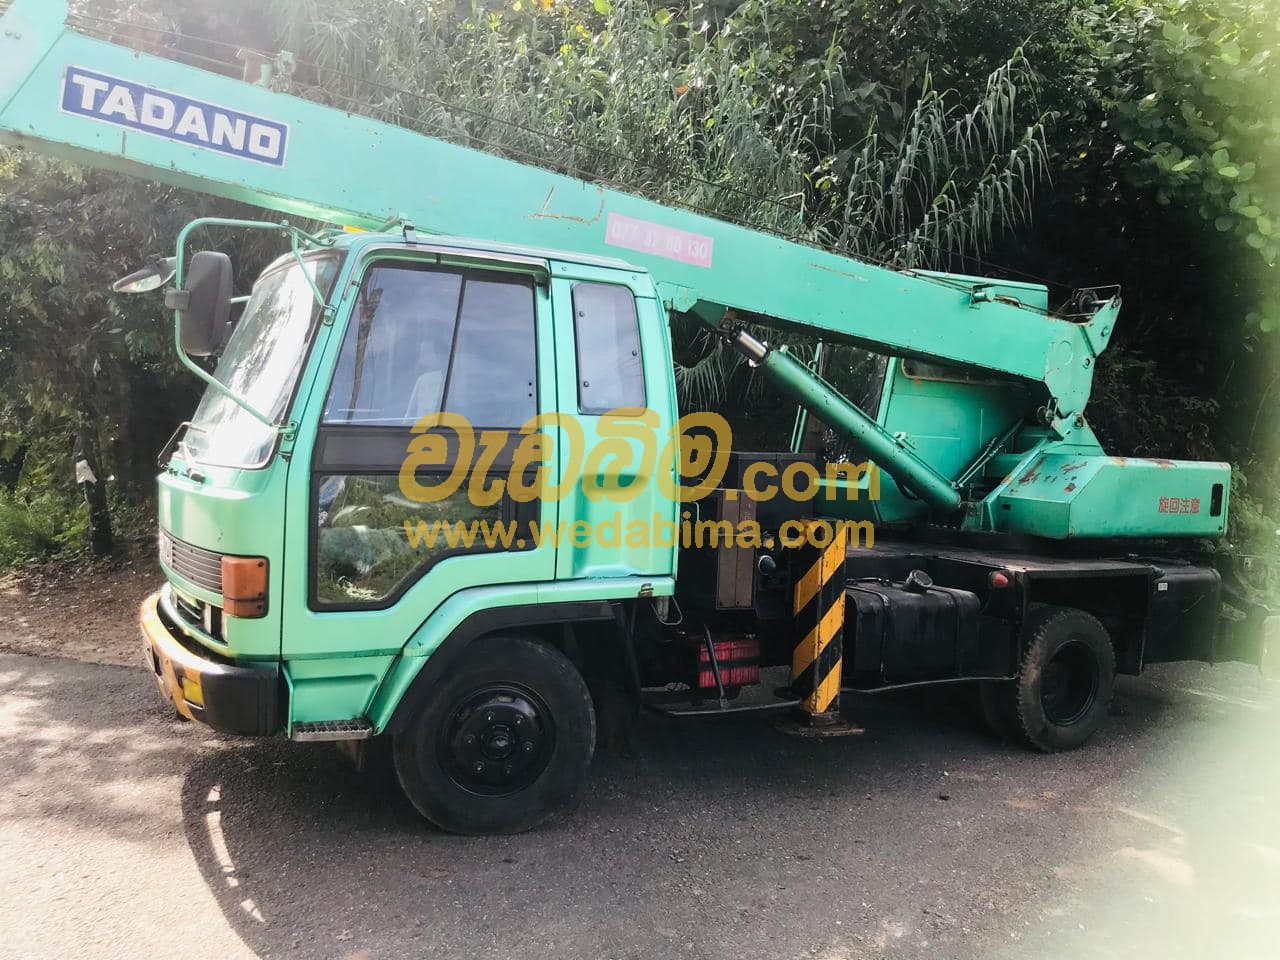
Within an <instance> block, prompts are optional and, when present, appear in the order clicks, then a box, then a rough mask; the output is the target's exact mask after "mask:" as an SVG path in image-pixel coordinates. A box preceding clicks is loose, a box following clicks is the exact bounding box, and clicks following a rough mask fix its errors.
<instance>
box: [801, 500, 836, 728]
mask: <svg viewBox="0 0 1280 960" xmlns="http://www.w3.org/2000/svg"><path fill="white" fill-rule="evenodd" d="M835 529H836V531H837V532H836V535H835V538H834V539H833V540H832V542H831V543H830V544H828V545H827V546H825V547H807V546H806V547H802V548H800V549H799V551H798V553H799V556H798V557H797V561H798V562H797V566H796V569H797V570H798V571H799V576H798V577H797V579H796V581H795V593H794V601H795V602H794V608H793V612H794V613H795V625H796V634H797V636H798V637H799V641H798V642H797V643H796V647H795V651H794V653H793V655H792V658H791V689H792V692H793V693H794V695H795V696H797V697H799V698H801V701H802V703H801V706H802V707H803V709H804V712H805V713H808V714H811V715H819V714H827V713H831V712H833V711H836V710H838V709H839V707H840V676H841V666H842V658H843V652H844V643H843V640H844V591H845V573H844V561H845V531H844V529H843V528H842V527H841V526H840V525H838V524H837V525H836V526H835ZM806 539H807V538H806Z"/></svg>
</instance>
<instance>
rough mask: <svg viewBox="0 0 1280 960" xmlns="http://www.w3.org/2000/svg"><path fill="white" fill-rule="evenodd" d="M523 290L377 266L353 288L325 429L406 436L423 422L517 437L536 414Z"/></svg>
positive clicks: (436, 270) (530, 327) (444, 273)
mask: <svg viewBox="0 0 1280 960" xmlns="http://www.w3.org/2000/svg"><path fill="white" fill-rule="evenodd" d="M535 360H536V351H535V349H534V299H533V280H532V278H530V277H525V276H522V275H519V274H504V273H499V272H496V271H485V270H471V269H461V268H455V267H437V266H434V265H432V266H424V265H418V264H407V263H395V262H392V263H386V264H379V265H377V266H374V267H372V268H371V269H370V270H369V271H368V272H367V273H366V274H365V278H364V282H363V283H362V284H361V287H360V293H359V295H358V297H357V300H356V306H355V308H354V312H353V314H352V317H351V322H350V324H349V326H348V328H347V334H346V338H345V340H344V341H343V345H342V353H341V355H340V356H339V359H338V367H337V370H336V371H335V373H334V378H333V384H332V386H331V387H330V389H329V398H328V402H327V403H326V405H325V416H324V419H325V423H328V424H350V425H357V424H364V425H369V426H409V425H412V424H413V423H415V422H416V421H417V420H418V419H420V418H421V417H423V416H426V415H427V414H429V413H439V412H441V411H449V412H453V413H459V414H462V416H464V417H466V418H467V420H468V421H469V422H470V423H471V425H472V426H473V427H476V428H481V427H518V426H520V425H521V424H523V423H524V422H525V421H526V420H528V419H529V418H530V417H532V416H533V415H534V413H535V412H536V409H535V408H536V403H535V372H534V370H535V367H534V364H535Z"/></svg>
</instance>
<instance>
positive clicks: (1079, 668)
mask: <svg viewBox="0 0 1280 960" xmlns="http://www.w3.org/2000/svg"><path fill="white" fill-rule="evenodd" d="M1023 636H1024V638H1025V640H1024V647H1023V653H1022V662H1021V665H1020V667H1019V670H1018V677H1017V679H1016V680H1011V681H1007V682H1004V683H984V684H983V685H982V712H983V716H984V718H985V719H986V721H987V725H988V726H989V727H991V729H992V731H993V732H994V733H996V734H997V735H998V736H1001V737H1004V738H1005V739H1008V740H1012V741H1014V742H1017V743H1021V744H1023V745H1025V746H1028V747H1032V748H1033V749H1036V750H1040V751H1043V752H1044V753H1057V752H1059V751H1062V750H1074V749H1076V748H1077V747H1080V746H1083V745H1084V744H1085V743H1086V742H1087V741H1088V740H1089V738H1090V737H1092V736H1093V735H1094V733H1096V732H1097V730H1098V727H1099V726H1101V724H1102V721H1103V720H1104V719H1105V718H1106V716H1107V707H1108V706H1109V705H1110V703H1111V697H1112V694H1113V693H1114V692H1115V683H1116V654H1115V648H1114V647H1113V646H1112V644H1111V637H1110V635H1109V634H1108V633H1107V629H1106V627H1104V626H1103V625H1102V624H1101V623H1100V622H1099V621H1098V619H1097V617H1094V616H1093V615H1092V614H1088V613H1085V612H1084V611H1083V610H1076V609H1074V608H1072V607H1052V606H1047V605H1038V606H1033V607H1032V608H1031V609H1030V610H1029V611H1028V615H1027V620H1026V623H1025V624H1024V625H1023Z"/></svg>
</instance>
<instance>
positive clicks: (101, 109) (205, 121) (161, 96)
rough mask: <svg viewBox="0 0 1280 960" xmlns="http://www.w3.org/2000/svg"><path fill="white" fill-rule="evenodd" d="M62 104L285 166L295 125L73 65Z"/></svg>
mask: <svg viewBox="0 0 1280 960" xmlns="http://www.w3.org/2000/svg"><path fill="white" fill-rule="evenodd" d="M62 109H63V111H64V112H65V113H74V114H77V115H79V116H82V117H91V118H92V119H94V120H101V121H103V122H105V123H110V124H114V125H115V126H118V127H127V128H128V129H130V130H138V131H140V132H142V133H150V134H152V135H154V136H157V137H164V138H165V139H166V140H174V141H177V142H178V143H185V144H189V145H190V146H193V147H203V148H204V149H206V150H214V151H216V152H218V153H225V154H228V155H230V156H233V157H240V158H241V159H242V160H254V161H256V162H258V163H265V164H268V165H270V166H273V167H283V166H284V158H285V151H286V150H287V149H288V146H289V125H288V124H287V123H279V122H278V121H275V120H268V119H266V118H265V117H255V116H252V115H250V114H247V113H241V112H240V111H239V110H232V109H231V108H229V107H220V106H218V105H217V104H213V103H206V102H205V101H203V100H194V99H192V98H191V97H184V96H181V95H180V94H176V93H170V92H169V91H167V90H157V89H156V88H155V87H148V86H146V85H144V84H141V83H134V82H133V81H132V80H122V79H121V78H120V77H111V76H108V75H107V74H105V73H97V72H95V71H93V70H85V69H84V68H83V67H67V72H66V74H65V75H64V77H63V81H62Z"/></svg>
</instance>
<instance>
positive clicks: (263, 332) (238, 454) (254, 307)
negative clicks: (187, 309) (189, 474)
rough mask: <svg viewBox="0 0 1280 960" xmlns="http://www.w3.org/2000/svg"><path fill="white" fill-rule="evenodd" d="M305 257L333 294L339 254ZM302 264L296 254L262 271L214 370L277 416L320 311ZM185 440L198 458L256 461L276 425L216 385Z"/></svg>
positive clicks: (237, 391) (317, 278)
mask: <svg viewBox="0 0 1280 960" xmlns="http://www.w3.org/2000/svg"><path fill="white" fill-rule="evenodd" d="M304 262H305V264H306V269H307V271H308V272H309V273H310V274H311V276H312V277H314V278H315V281H316V286H318V287H319V288H320V292H321V293H323V294H325V295H326V296H328V291H329V288H330V287H331V286H332V284H333V278H334V275H335V274H336V273H337V270H338V258H337V257H335V256H333V255H332V254H325V255H320V256H310V257H306V258H304ZM302 270H303V268H302V266H300V265H299V264H298V262H297V260H294V259H292V258H291V259H290V260H288V261H286V262H285V265H284V266H281V267H278V268H275V269H271V270H268V271H267V272H266V273H265V274H263V276H262V277H261V278H259V280H258V282H257V284H256V285H255V286H254V288H253V296H252V297H250V298H249V302H248V303H247V304H246V305H245V308H244V313H243V315H242V316H241V318H240V322H239V323H237V324H236V327H235V330H234V332H233V333H232V334H231V340H230V341H229V342H228V344H227V349H226V351H225V352H224V353H223V354H222V358H221V359H220V360H219V361H218V366H217V369H216V370H214V374H213V375H214V376H215V377H216V378H217V379H218V381H219V382H220V383H222V384H223V385H225V386H226V387H227V388H228V389H230V390H231V391H233V392H234V393H235V394H236V395H237V396H239V397H241V398H243V399H244V400H246V401H248V402H249V403H250V404H252V405H253V407H254V408H255V409H257V410H260V411H261V412H262V413H264V414H266V415H267V416H269V417H270V418H271V419H272V420H275V421H277V422H278V421H279V420H280V419H281V418H282V417H283V416H284V414H285V411H286V410H287V409H288V406H289V400H290V398H291V397H292V396H293V390H294V387H295V386H296V385H297V382H298V375H299V374H300V373H301V371H302V364H303V361H304V360H305V359H306V356H307V344H308V343H309V342H310V341H311V336H312V332H313V330H314V326H315V319H316V317H317V316H318V315H319V306H318V304H317V303H316V299H315V295H314V294H313V293H312V291H311V284H309V283H308V282H307V278H306V277H305V276H304V275H303V273H302ZM185 439H186V449H187V450H188V451H189V452H190V454H191V456H192V457H194V458H195V459H196V460H200V461H203V462H205V463H211V464H218V465H221V466H228V467H255V466H260V465H261V464H262V463H263V462H265V461H266V459H267V457H268V455H269V454H270V453H271V448H272V445H273V444H274V443H275V431H274V430H272V429H271V428H270V427H268V426H266V425H264V424H262V423H260V422H259V421H258V420H256V419H255V418H254V417H253V415H252V414H251V413H249V411H248V410H246V409H244V407H242V406H240V405H239V404H238V403H236V402H235V401H234V400H232V399H231V398H230V397H227V396H225V395H223V394H222V393H220V392H218V391H217V390H215V389H214V388H213V387H212V386H209V387H206V388H205V392H204V396H203V397H202V398H201V400H200V405H199V406H198V407H197V408H196V412H195V416H194V417H192V418H191V428H190V429H189V430H188V431H187V434H186V438H185Z"/></svg>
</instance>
